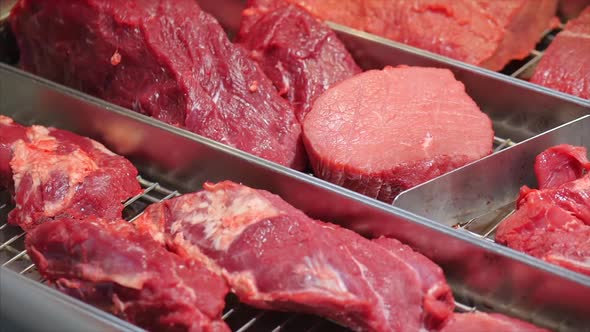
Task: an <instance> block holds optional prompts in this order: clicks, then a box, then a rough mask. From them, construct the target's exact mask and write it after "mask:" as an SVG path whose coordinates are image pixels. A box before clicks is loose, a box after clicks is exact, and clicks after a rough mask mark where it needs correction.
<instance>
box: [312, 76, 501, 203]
mask: <svg viewBox="0 0 590 332" xmlns="http://www.w3.org/2000/svg"><path fill="white" fill-rule="evenodd" d="M493 138H494V132H493V130H492V122H491V121H490V119H489V118H488V117H487V116H486V115H485V114H484V113H482V112H481V111H480V109H479V108H478V106H477V105H476V104H475V102H474V101H473V100H472V99H471V98H470V97H469V96H468V95H467V94H466V93H465V87H464V86H463V84H462V83H461V82H459V81H457V80H456V79H455V78H454V77H453V74H452V73H451V72H450V71H449V70H447V69H435V68H421V67H396V68H392V67H386V68H385V69H383V70H371V71H367V72H364V73H362V74H359V75H356V76H354V77H352V78H349V79H346V80H344V81H342V82H340V83H339V84H337V85H336V86H334V87H332V88H330V89H329V90H328V91H326V92H325V93H324V94H322V95H321V96H320V97H319V98H318V99H317V100H316V102H315V103H314V106H313V109H312V111H311V112H309V114H308V115H307V116H306V118H305V121H304V122H303V140H304V143H305V147H306V149H307V152H308V155H309V158H310V162H311V166H312V168H313V171H314V174H315V175H316V176H318V177H320V178H322V179H324V180H327V181H330V182H333V183H335V184H338V185H341V186H344V187H346V188H349V189H352V190H355V191H357V192H359V193H362V194H365V195H367V196H370V197H373V198H378V199H380V200H382V201H385V202H388V203H390V202H392V200H393V199H394V197H395V196H397V194H399V193H400V192H401V191H403V190H406V189H408V188H410V187H413V186H415V185H418V184H420V183H422V182H424V181H427V180H430V179H432V178H434V177H436V176H439V175H441V174H444V173H446V172H448V171H450V170H452V169H455V168H457V167H459V166H462V165H465V164H467V163H469V162H471V161H474V160H477V159H479V158H481V157H484V156H486V155H488V154H489V153H490V152H491V151H492V144H493Z"/></svg>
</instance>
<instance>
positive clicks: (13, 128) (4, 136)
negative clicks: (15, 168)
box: [0, 115, 27, 191]
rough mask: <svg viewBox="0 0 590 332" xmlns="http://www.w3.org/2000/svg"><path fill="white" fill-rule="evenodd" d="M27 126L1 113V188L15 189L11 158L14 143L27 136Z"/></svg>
mask: <svg viewBox="0 0 590 332" xmlns="http://www.w3.org/2000/svg"><path fill="white" fill-rule="evenodd" d="M26 131H27V128H26V127H23V126H21V125H20V124H18V123H16V122H14V121H13V120H12V119H11V118H9V117H7V116H3V115H0V189H3V188H8V189H9V190H11V191H13V190H14V181H13V180H12V170H11V169H10V159H12V144H13V143H14V142H15V141H17V140H19V139H25V138H26Z"/></svg>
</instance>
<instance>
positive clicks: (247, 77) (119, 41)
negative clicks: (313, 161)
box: [10, 0, 304, 168]
mask: <svg viewBox="0 0 590 332" xmlns="http://www.w3.org/2000/svg"><path fill="white" fill-rule="evenodd" d="M10 19H11V23H12V28H13V30H14V33H15V35H16V37H17V41H18V45H19V48H20V51H21V59H20V61H21V66H22V67H23V68H24V69H25V70H28V71H30V72H33V73H35V74H37V75H41V76H43V77H46V78H48V79H51V80H54V81H56V82H59V83H62V84H65V85H68V86H70V87H73V88H75V89H79V90H81V91H84V92H86V93H89V94H92V95H94V96H97V97H100V98H102V99H105V100H107V101H110V102H113V103H115V104H119V105H121V106H123V107H126V108H130V109H132V110H135V111H138V112H141V113H144V114H147V115H150V116H152V117H155V118H157V119H159V120H162V121H164V122H167V123H170V124H173V125H177V126H180V127H183V128H186V129H188V130H190V131H193V132H195V133H197V134H200V135H203V136H205V137H208V138H211V139H214V140H216V141H219V142H221V143H224V144H227V145H230V146H233V147H236V148H238V149H241V150H244V151H247V152H250V153H253V154H255V155H258V156H260V157H263V158H266V159H269V160H272V161H275V162H278V163H280V164H283V165H287V166H293V167H295V168H302V167H303V163H304V161H303V160H304V158H303V148H302V146H301V142H300V131H301V129H300V126H299V123H298V122H297V119H296V118H295V114H294V110H293V108H292V107H291V105H289V103H288V102H286V101H285V100H284V99H283V98H281V97H280V96H279V95H278V93H277V91H276V90H275V88H274V86H273V84H272V82H271V81H270V80H269V79H268V78H267V77H266V76H265V75H264V73H263V71H262V70H261V69H260V68H259V67H258V65H257V64H256V63H255V62H254V61H253V60H251V59H250V58H249V57H248V54H247V52H246V51H245V50H244V49H242V48H241V47H239V46H236V45H233V44H232V43H231V42H230V41H229V40H228V38H227V36H226V35H225V33H224V31H223V29H222V28H221V26H220V25H219V24H218V23H217V21H216V20H215V19H214V18H213V17H212V16H210V15H209V14H207V13H205V12H203V11H202V10H201V9H200V8H199V7H198V5H197V3H196V2H195V1H194V0H156V1H151V0H133V1H120V2H113V1H110V0H26V1H25V0H22V1H19V2H18V3H17V4H16V6H15V7H14V9H13V11H12V13H11V17H10Z"/></svg>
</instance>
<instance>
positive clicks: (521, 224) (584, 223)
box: [496, 145, 590, 275]
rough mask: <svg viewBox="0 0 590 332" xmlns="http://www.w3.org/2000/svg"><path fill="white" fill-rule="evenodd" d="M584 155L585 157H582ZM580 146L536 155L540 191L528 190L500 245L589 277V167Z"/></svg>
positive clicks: (500, 237) (503, 226) (504, 227)
mask: <svg viewBox="0 0 590 332" xmlns="http://www.w3.org/2000/svg"><path fill="white" fill-rule="evenodd" d="M582 153H583V158H581V156H582ZM585 154H586V150H585V149H584V148H581V147H572V146H565V145H560V146H556V147H553V148H550V149H548V150H546V151H545V152H543V153H541V154H540V155H539V156H537V160H536V164H535V171H536V174H537V177H538V182H539V184H540V185H541V187H540V189H530V188H528V187H526V186H525V187H523V188H522V189H521V192H520V196H519V198H518V201H517V210H516V212H515V213H514V214H512V215H511V216H510V217H509V218H507V219H506V220H505V221H503V222H502V224H500V226H499V227H498V230H497V232H496V242H498V243H501V244H504V245H507V246H509V247H510V248H513V249H515V250H519V251H522V252H525V253H527V254H529V255H532V256H535V257H538V258H540V259H543V260H545V261H547V262H550V263H553V264H556V265H560V266H562V267H565V268H567V269H570V270H573V271H576V272H580V273H583V274H587V275H590V241H589V240H588V239H590V175H588V174H586V175H584V174H583V171H582V169H585V170H588V169H590V163H589V162H588V160H587V159H586V157H585Z"/></svg>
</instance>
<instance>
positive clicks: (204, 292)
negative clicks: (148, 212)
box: [26, 218, 230, 332]
mask: <svg viewBox="0 0 590 332" xmlns="http://www.w3.org/2000/svg"><path fill="white" fill-rule="evenodd" d="M26 247H27V253H28V255H29V256H30V257H31V259H32V260H33V262H34V263H35V265H36V266H37V268H38V269H39V272H40V274H41V275H42V276H43V277H44V278H46V279H47V280H48V281H49V282H50V283H51V284H53V285H55V286H56V287H57V288H58V289H59V290H61V291H63V292H65V293H67V294H70V295H72V296H75V297H77V298H79V299H81V300H83V301H85V302H88V303H90V304H93V305H96V306H98V307H101V308H103V309H105V310H108V311H110V312H112V313H114V314H116V315H117V316H119V317H121V318H124V319H126V320H128V321H130V322H132V323H134V324H137V325H139V326H141V327H143V328H146V329H148V330H151V331H203V332H206V331H209V332H222V331H223V332H225V331H227V332H229V331H230V330H229V328H228V327H227V326H226V325H225V323H224V322H223V321H221V317H220V315H221V311H222V309H223V307H224V297H225V295H226V293H227V292H228V288H227V286H226V284H225V281H224V280H223V279H222V278H221V276H219V275H217V274H216V273H213V272H211V271H209V270H208V269H207V268H206V267H205V266H204V264H203V263H202V262H199V261H195V260H186V259H183V258H181V257H179V256H178V255H176V254H173V253H170V252H168V251H167V250H166V249H165V248H164V247H162V246H161V245H160V244H159V243H157V242H156V241H154V240H153V239H152V238H151V237H150V236H148V235H146V234H141V233H139V232H137V231H136V230H135V229H134V227H133V226H132V225H131V224H129V223H128V222H126V221H124V220H116V221H102V220H98V219H93V218H90V219H84V220H74V219H69V218H60V219H57V220H55V221H52V222H47V223H44V224H42V225H40V226H38V227H37V228H35V229H34V230H33V231H31V232H30V233H29V234H27V237H26Z"/></svg>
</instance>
